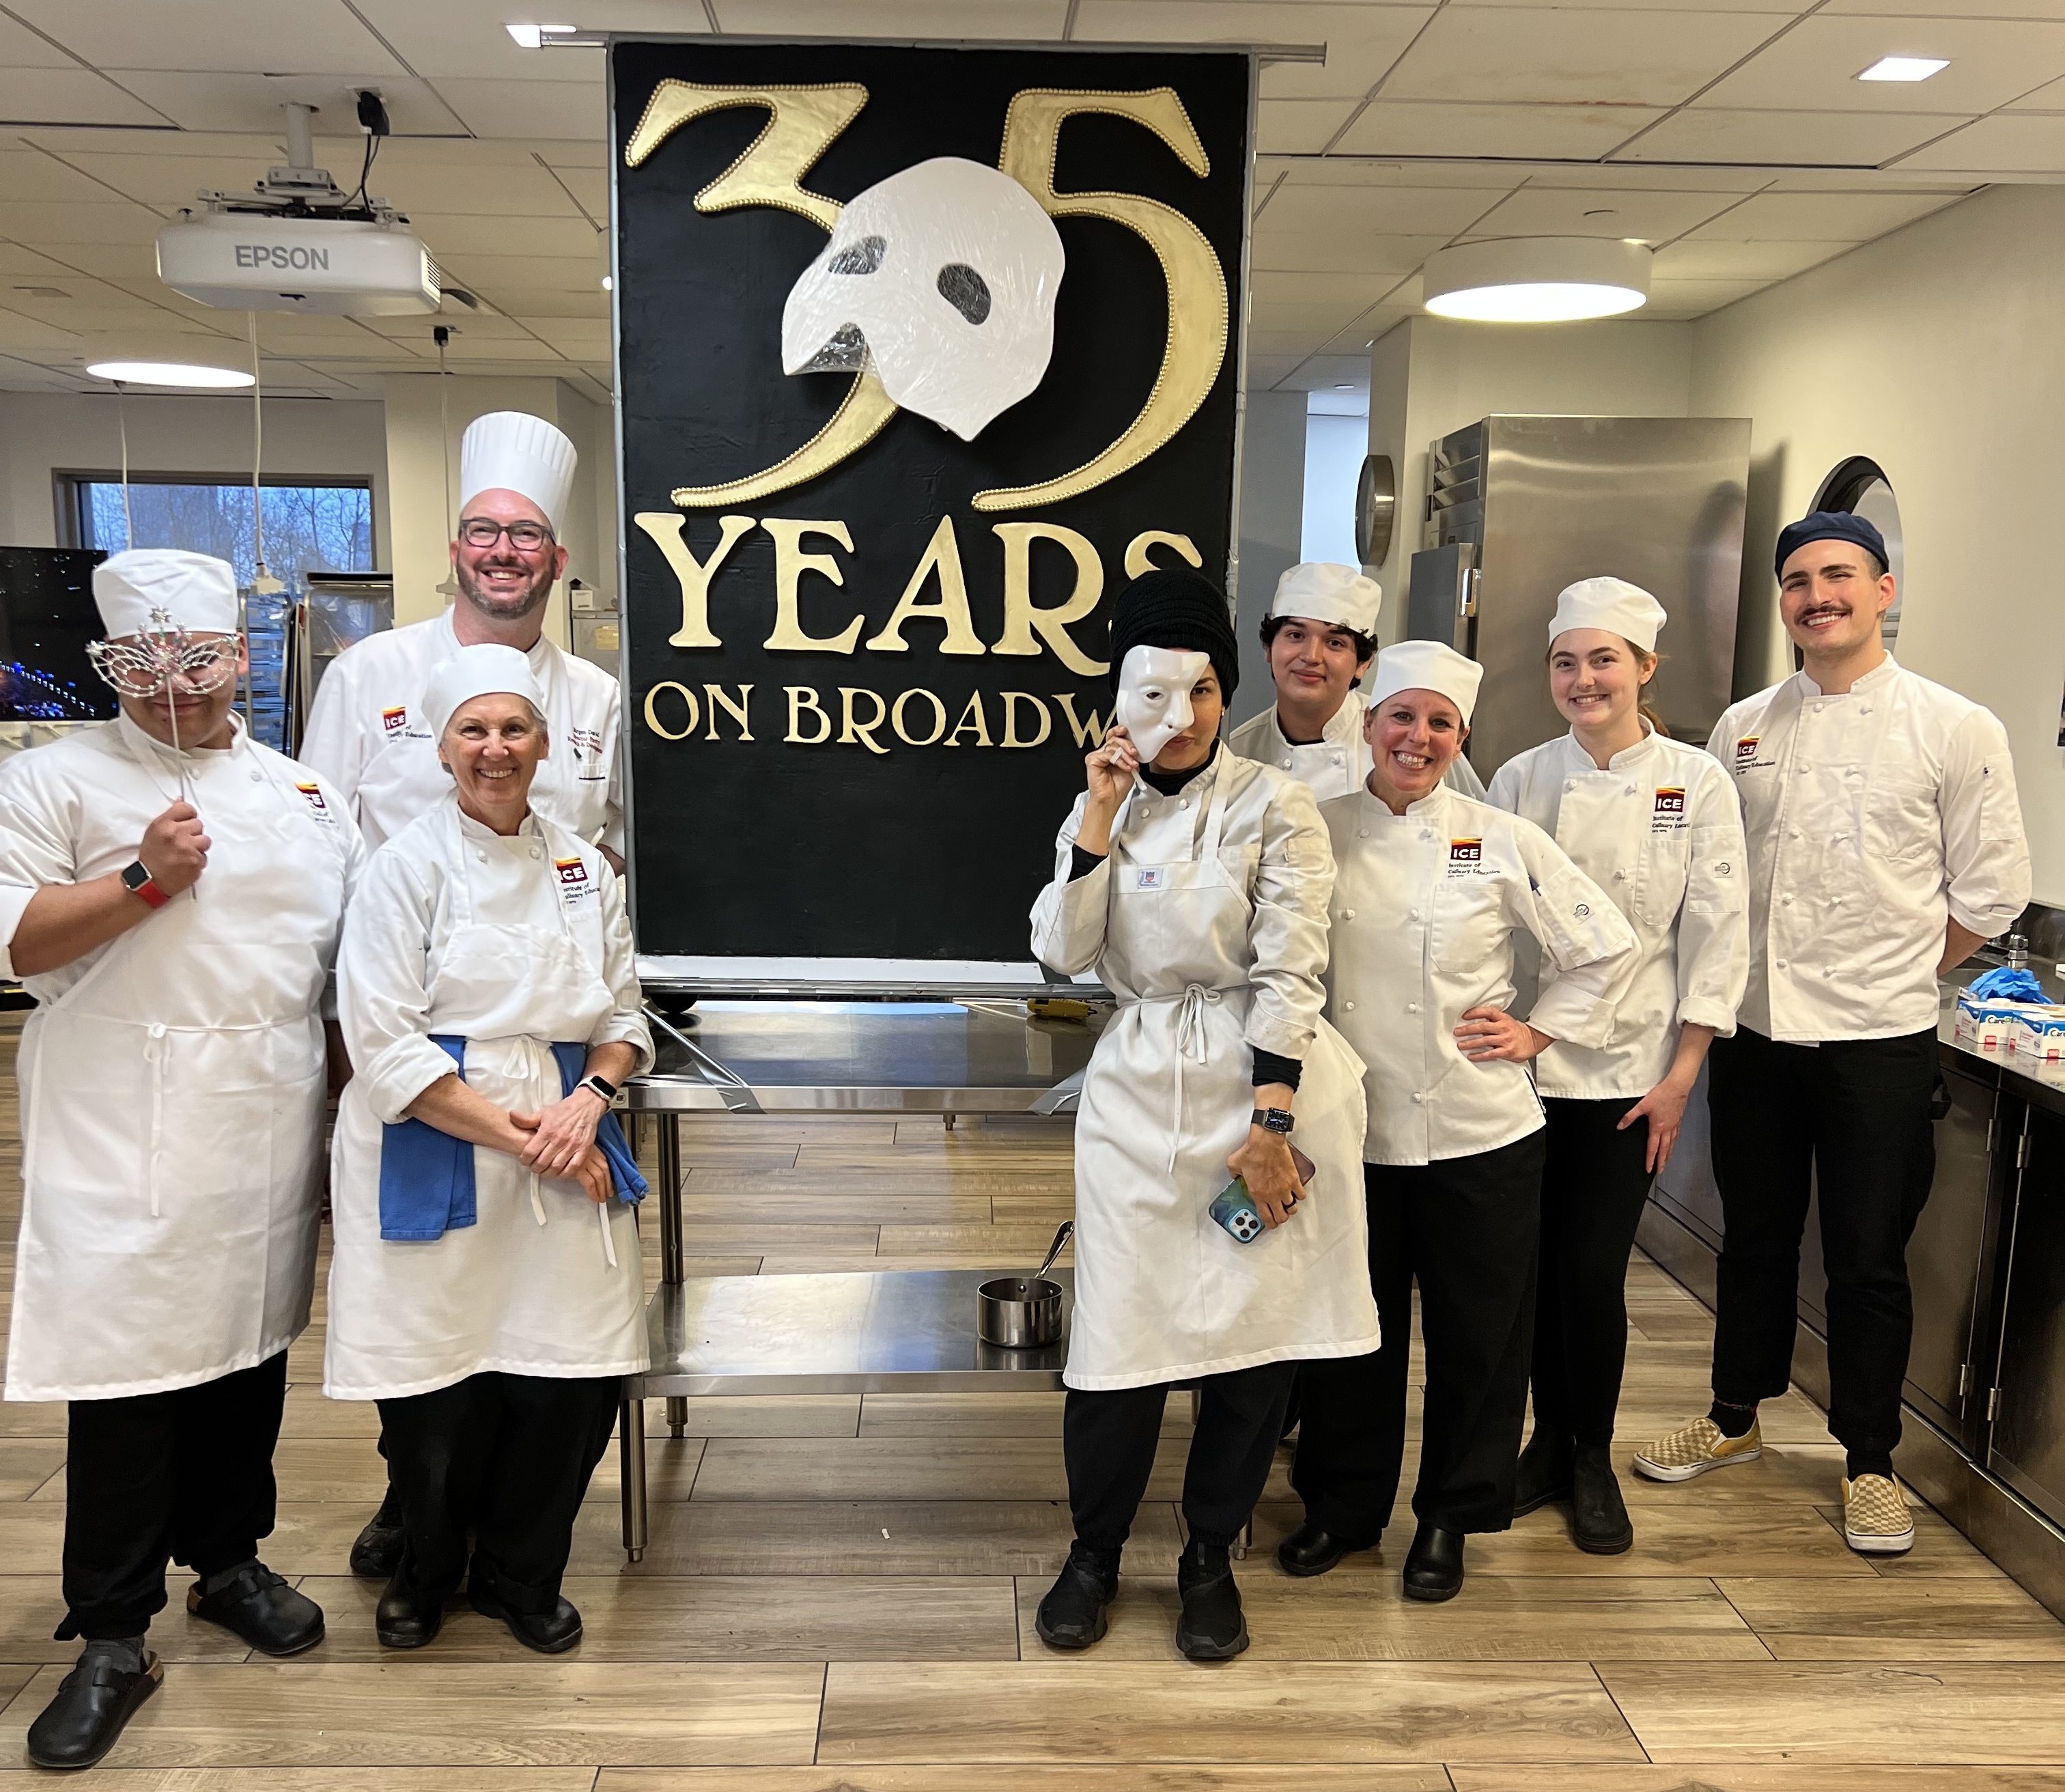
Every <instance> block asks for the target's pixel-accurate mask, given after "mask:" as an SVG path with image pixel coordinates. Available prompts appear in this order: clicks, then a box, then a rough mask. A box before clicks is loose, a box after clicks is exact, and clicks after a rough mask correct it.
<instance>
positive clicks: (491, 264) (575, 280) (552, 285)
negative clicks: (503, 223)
mask: <svg viewBox="0 0 2065 1792" xmlns="http://www.w3.org/2000/svg"><path fill="white" fill-rule="evenodd" d="M438 265H440V266H441V267H443V268H444V269H445V270H446V271H447V273H451V274H452V275H454V276H455V277H457V278H458V280H459V285H462V286H464V287H467V288H468V289H470V290H472V291H475V292H481V293H486V292H488V291H490V290H491V289H495V290H511V291H518V292H546V293H555V292H558V293H586V292H591V291H594V292H599V291H600V290H601V281H602V273H603V268H604V263H603V261H602V259H601V257H600V256H599V255H593V256H582V257H572V256H564V255H474V254H466V253H459V254H455V255H454V256H452V257H451V258H450V260H449V261H447V260H446V259H445V258H444V257H442V256H441V257H438ZM498 302H499V301H498ZM503 309H519V308H518V307H515V306H504V307H503Z"/></svg>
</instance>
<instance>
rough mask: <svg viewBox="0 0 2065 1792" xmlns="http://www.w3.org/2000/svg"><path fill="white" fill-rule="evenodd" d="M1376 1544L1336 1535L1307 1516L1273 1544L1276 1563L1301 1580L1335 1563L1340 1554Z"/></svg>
mask: <svg viewBox="0 0 2065 1792" xmlns="http://www.w3.org/2000/svg"><path fill="white" fill-rule="evenodd" d="M1374 1548H1376V1544H1375V1543H1350V1542H1349V1541H1348V1539H1347V1538H1345V1537H1336V1535H1334V1534H1333V1532H1332V1531H1324V1530H1322V1529H1321V1528H1320V1527H1319V1526H1318V1525H1316V1524H1315V1523H1313V1522H1312V1521H1311V1519H1306V1520H1305V1522H1304V1523H1303V1524H1301V1525H1299V1527H1298V1528H1297V1529H1296V1530H1295V1531H1292V1532H1291V1535H1289V1536H1287V1537H1286V1538H1285V1539H1283V1542H1282V1543H1279V1544H1278V1545H1277V1546H1276V1565H1277V1567H1279V1568H1281V1569H1283V1572H1285V1573H1286V1574H1295V1575H1296V1576H1298V1578H1299V1580H1305V1579H1307V1578H1308V1577H1309V1576H1312V1575H1315V1574H1324V1573H1325V1572H1327V1570H1328V1569H1329V1568H1331V1567H1338V1566H1339V1565H1340V1559H1341V1558H1342V1557H1343V1556H1344V1555H1354V1554H1355V1552H1356V1551H1357V1550H1362V1549H1374Z"/></svg>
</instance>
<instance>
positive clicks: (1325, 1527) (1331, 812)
mask: <svg viewBox="0 0 2065 1792" xmlns="http://www.w3.org/2000/svg"><path fill="white" fill-rule="evenodd" d="M1482 676H1483V668H1482V667H1481V666H1480V665H1477V662H1476V661H1473V660H1466V659H1465V658H1464V657H1462V655H1461V654H1460V653H1457V652H1455V651H1454V650H1453V649H1451V648H1448V647H1445V646H1443V645H1441V643H1440V642H1438V641H1402V642H1400V644H1399V645H1396V646H1395V647H1387V648H1385V649H1384V651H1383V652H1382V653H1380V654H1378V656H1377V660H1376V672H1375V674H1374V675H1373V677H1372V681H1371V689H1370V696H1369V718H1368V724H1367V738H1368V744H1369V747H1370V761H1371V767H1370V774H1369V781H1368V784H1367V785H1366V786H1365V787H1364V789H1362V790H1360V791H1356V792H1354V793H1352V795H1347V796H1342V797H1337V798H1336V799H1334V800H1333V801H1332V802H1331V803H1326V804H1325V805H1323V807H1322V809H1321V811H1320V812H1321V814H1322V815H1323V816H1324V817H1325V819H1326V823H1327V828H1328V833H1329V835H1331V837H1332V842H1333V851H1334V863H1335V866H1336V873H1335V879H1334V893H1333V904H1332V916H1333V962H1332V965H1331V967H1330V968H1329V969H1328V973H1327V985H1328V994H1329V999H1328V1008H1327V1012H1328V1017H1330V1018H1331V1019H1332V1021H1333V1022H1334V1024H1335V1025H1336V1026H1338V1027H1339V1028H1340V1029H1341V1032H1342V1033H1343V1034H1344V1035H1345V1036H1346V1037H1347V1039H1348V1043H1349V1044H1350V1045H1351V1046H1353V1047H1354V1048H1355V1050H1356V1051H1357V1052H1359V1053H1360V1054H1361V1055H1362V1057H1363V1058H1364V1060H1365V1061H1366V1062H1367V1063H1368V1066H1369V1069H1368V1074H1367V1075H1366V1076H1365V1078H1364V1090H1365V1092H1366V1093H1367V1094H1368V1104H1369V1126H1368V1135H1367V1137H1366V1138H1365V1139H1364V1144H1363V1150H1362V1156H1363V1159H1364V1182H1365V1187H1366V1191H1367V1196H1368V1217H1369V1268H1370V1276H1371V1279H1372V1282H1373V1283H1374V1284H1375V1286H1376V1303H1377V1310H1378V1312H1379V1313H1380V1316H1381V1317H1382V1321H1383V1327H1384V1348H1383V1349H1381V1350H1380V1351H1378V1352H1376V1353H1375V1354H1374V1355H1372V1356H1364V1357H1355V1358H1351V1359H1348V1360H1344V1361H1334V1362H1323V1363H1312V1364H1307V1365H1306V1366H1305V1368H1304V1369H1303V1371H1302V1373H1301V1374H1300V1377H1299V1385H1300V1388H1301V1390H1302V1394H1303V1417H1302V1419H1301V1421H1300V1424H1299V1434H1298V1457H1297V1462H1296V1464H1295V1467H1294V1469H1293V1470H1292V1474H1291V1484H1292V1485H1293V1486H1294V1487H1295V1488H1296V1489H1297V1491H1298V1493H1299V1496H1300V1497H1301V1498H1302V1499H1303V1500H1304V1502H1305V1522H1304V1523H1303V1525H1301V1526H1300V1527H1299V1528H1298V1529H1297V1530H1296V1531H1293V1532H1292V1533H1291V1535H1290V1536H1289V1537H1287V1538H1286V1539H1284V1541H1283V1543H1282V1545H1281V1546H1280V1547H1279V1549H1278V1551H1277V1559H1278V1561H1279V1563H1281V1564H1282V1566H1283V1568H1284V1569H1285V1570H1286V1572H1289V1573H1291V1574H1295V1575H1313V1574H1323V1573H1325V1572H1326V1571H1327V1570H1328V1569H1329V1568H1331V1567H1333V1566H1334V1565H1335V1564H1336V1563H1337V1562H1339V1561H1340V1559H1341V1557H1342V1556H1343V1555H1346V1554H1347V1553H1348V1551H1350V1550H1353V1549H1367V1548H1369V1547H1372V1546H1373V1545H1374V1544H1375V1543H1376V1542H1377V1540H1378V1539H1379V1537H1380V1535H1381V1533H1382V1531H1383V1529H1384V1526H1385V1524H1386V1523H1388V1521H1389V1519H1390V1517H1391V1507H1392V1499H1393V1498H1394V1497H1395V1496H1396V1493H1397V1490H1398V1474H1399V1466H1400V1461H1401V1459H1402V1458H1403V1455H1404V1447H1405V1370H1406V1357H1407V1349H1408V1337H1409V1335H1410V1333H1411V1330H1412V1284H1413V1282H1414V1281H1415V1280H1417V1281H1418V1283H1419V1284H1420V1327H1421V1329H1422V1331H1423V1333H1424V1335H1425V1337H1426V1343H1427V1393H1426V1406H1425V1422H1424V1427H1423V1431H1422V1442H1421V1445H1420V1480H1419V1485H1418V1487H1416V1489H1415V1491H1414V1492H1413V1495H1412V1510H1413V1512H1414V1514H1415V1515H1416V1517H1417V1519H1419V1529H1418V1531H1417V1534H1416V1535H1415V1536H1414V1538H1413V1540H1412V1549H1411V1551H1409V1552H1408V1555H1407V1556H1406V1559H1405V1567H1404V1586H1405V1592H1406V1596H1408V1598H1412V1599H1421V1600H1445V1599H1449V1598H1452V1597H1453V1596H1454V1595H1455V1594H1456V1593H1457V1592H1458V1591H1459V1590H1460V1589H1461V1586H1462V1582H1463V1538H1464V1535H1465V1533H1467V1532H1469V1531H1503V1530H1504V1529H1505V1527H1507V1526H1508V1525H1509V1524H1510V1523H1512V1521H1513V1460H1514V1458H1515V1456H1516V1454H1517V1452H1518V1450H1519V1448H1520V1428H1521V1421H1522V1418H1523V1416H1524V1414H1525V1411H1526V1400H1527V1351H1528V1345H1529V1341H1530V1338H1531V1337H1532V1325H1531V1312H1530V1307H1531V1296H1532V1294H1533V1291H1534V1252H1535V1242H1536V1232H1537V1225H1538V1216H1539V1212H1540V1199H1541V1189H1542V1157H1543V1132H1542V1104H1541V1102H1539V1101H1538V1100H1537V1099H1536V1098H1535V1094H1534V1084H1533V1083H1532V1082H1530V1080H1529V1077H1528V1074H1527V1070H1526V1062H1527V1060H1529V1059H1530V1058H1534V1057H1535V1056H1536V1055H1538V1054H1539V1053H1540V1052H1542V1050H1544V1049H1545V1048H1546V1046H1549V1045H1550V1043H1551V1042H1552V1041H1554V1040H1558V1039H1570V1040H1576V1041H1578V1042H1582V1043H1584V1044H1586V1045H1594V1046H1597V1045H1602V1044H1604V1043H1605V1042H1606V1038H1607V1034H1608V1029H1609V1027H1610V1023H1611V1021H1612V1017H1613V1009H1612V1004H1611V1001H1610V997H1609V992H1610V989H1612V988H1613V986H1614V981H1615V979H1616V978H1617V977H1618V976H1619V974H1620V973H1621V971H1622V969H1623V966H1624V965H1626V964H1627V962H1628V961H1631V959H1632V958H1633V957H1634V953H1635V938H1634V936H1633V935H1632V934H1631V932H1629V930H1628V926H1627V922H1626V921H1624V920H1622V918H1621V916H1620V912H1619V911H1618V909H1616V908H1614V905H1613V904H1612V903H1611V902H1610V900H1607V898H1606V895H1605V894H1604V892H1602V891H1601V890H1600V889H1599V888H1598V885H1596V884H1594V883H1593V882H1592V880H1590V878H1588V877H1586V876H1585V874H1584V873H1583V872H1581V871H1580V870H1578V868H1577V867H1576V866H1575V865H1574V864H1571V863H1570V859H1569V858H1568V857H1567V856H1566V855H1565V854H1564V853H1563V852H1562V851H1561V850H1560V849H1559V848H1558V846H1557V844H1556V843H1555V842H1554V840H1552V839H1550V838H1549V837H1548V835H1546V834H1544V833H1543V832H1542V830H1541V829H1540V828H1538V827H1536V826H1535V825H1534V823H1532V822H1529V821H1523V820H1521V819H1519V818H1518V817H1517V816H1513V815H1507V814H1505V812H1504V811H1501V810H1497V809H1493V808H1490V807H1487V806H1486V805H1485V804H1484V803H1478V802H1474V801H1473V800H1472V799H1469V798H1468V797H1465V796H1459V795H1457V794H1456V793H1455V792H1454V791H1452V790H1449V789H1447V788H1445V787H1443V785H1442V783H1441V775H1442V774H1443V773H1444V772H1445V771H1447V769H1448V767H1449V764H1450V763H1451V762H1452V761H1453V759H1454V758H1455V756H1456V755H1457V754H1458V753H1459V752H1461V750H1462V746H1463V741H1464V738H1465V734H1466V733H1467V732H1468V728H1469V718H1470V712H1471V710H1472V709H1473V707H1474V706H1475V704H1476V702H1477V684H1478V681H1479V680H1480V679H1481V678H1482ZM1522 938H1526V939H1531V940H1534V942H1535V943H1536V944H1537V945H1538V947H1539V949H1540V950H1541V952H1542V956H1543V958H1544V960H1545V961H1546V965H1548V966H1549V967H1550V977H1549V979H1548V981H1546V984H1545V986H1544V987H1543V989H1542V992H1541V994H1540V996H1539V997H1538V999H1537V1000H1536V1001H1535V1004H1534V1011H1533V1014H1532V1017H1531V1021H1519V1020H1516V1019H1515V1018H1513V1015H1512V1013H1511V1012H1510V1010H1511V1008H1512V1005H1513V999H1514V996H1515V993H1516V991H1515V988H1514V983H1513V950H1514V945H1515V942H1516V940H1519V939H1522Z"/></svg>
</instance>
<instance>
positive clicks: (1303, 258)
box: [1252, 231, 1449, 278]
mask: <svg viewBox="0 0 2065 1792" xmlns="http://www.w3.org/2000/svg"><path fill="white" fill-rule="evenodd" d="M1448 242H1449V237H1447V236H1445V235H1444V236H1439V237H1375V236H1359V235H1357V234H1356V233H1353V232H1350V231H1344V232H1342V233H1340V234H1339V235H1338V236H1334V237H1327V236H1319V237H1315V236H1313V235H1312V234H1311V233H1309V232H1299V233H1288V232H1286V233H1280V234H1279V233H1275V232H1271V233H1269V234H1267V235H1264V234H1263V233H1260V232H1257V233H1256V234H1255V241H1254V245H1253V249H1252V254H1253V257H1254V261H1253V266H1254V269H1255V272H1257V273H1368V274H1388V275H1390V276H1392V277H1394V278H1396V277H1399V276H1401V275H1404V274H1408V273H1416V271H1417V270H1418V269H1419V266H1420V263H1421V262H1423V261H1425V260H1426V259H1427V257H1429V256H1430V255H1432V254H1433V253H1434V251H1435V250H1436V249H1441V248H1444V247H1445V246H1446V245H1447V244H1448Z"/></svg>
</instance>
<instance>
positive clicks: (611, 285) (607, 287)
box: [602, 274, 616, 293]
mask: <svg viewBox="0 0 2065 1792" xmlns="http://www.w3.org/2000/svg"><path fill="white" fill-rule="evenodd" d="M602 289H603V290H604V292H605V293H613V292H615V291H616V281H615V280H613V279H612V277H610V276H609V275H608V274H604V276H603V277H602Z"/></svg>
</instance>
